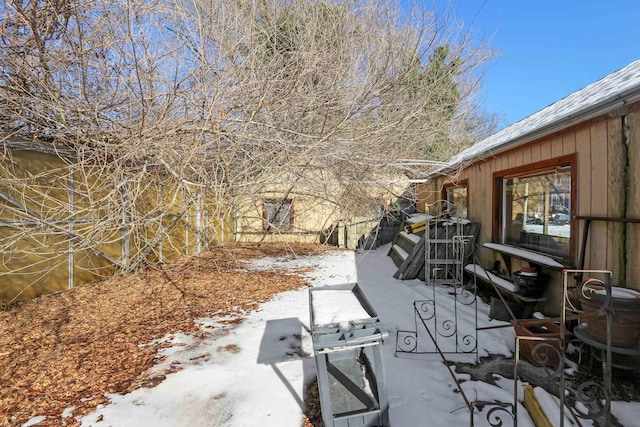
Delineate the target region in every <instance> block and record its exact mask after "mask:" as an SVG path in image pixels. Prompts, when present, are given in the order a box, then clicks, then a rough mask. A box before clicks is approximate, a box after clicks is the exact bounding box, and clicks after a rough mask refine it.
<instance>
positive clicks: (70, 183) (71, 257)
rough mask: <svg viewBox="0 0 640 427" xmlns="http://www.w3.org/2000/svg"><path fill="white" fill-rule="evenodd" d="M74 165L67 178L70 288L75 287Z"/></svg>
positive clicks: (68, 286)
mask: <svg viewBox="0 0 640 427" xmlns="http://www.w3.org/2000/svg"><path fill="white" fill-rule="evenodd" d="M73 186H74V184H73V166H69V177H68V178H67V194H68V197H67V199H68V200H67V212H68V214H69V218H68V220H67V221H68V224H69V237H68V240H69V242H68V244H69V260H68V264H67V268H68V270H69V273H68V284H67V288H68V289H72V288H73V266H74V265H75V254H74V252H73V239H72V238H71V236H73V231H74V230H73V225H74V224H73V221H74V217H73V212H74V208H73V203H74V195H73V189H74V188H73Z"/></svg>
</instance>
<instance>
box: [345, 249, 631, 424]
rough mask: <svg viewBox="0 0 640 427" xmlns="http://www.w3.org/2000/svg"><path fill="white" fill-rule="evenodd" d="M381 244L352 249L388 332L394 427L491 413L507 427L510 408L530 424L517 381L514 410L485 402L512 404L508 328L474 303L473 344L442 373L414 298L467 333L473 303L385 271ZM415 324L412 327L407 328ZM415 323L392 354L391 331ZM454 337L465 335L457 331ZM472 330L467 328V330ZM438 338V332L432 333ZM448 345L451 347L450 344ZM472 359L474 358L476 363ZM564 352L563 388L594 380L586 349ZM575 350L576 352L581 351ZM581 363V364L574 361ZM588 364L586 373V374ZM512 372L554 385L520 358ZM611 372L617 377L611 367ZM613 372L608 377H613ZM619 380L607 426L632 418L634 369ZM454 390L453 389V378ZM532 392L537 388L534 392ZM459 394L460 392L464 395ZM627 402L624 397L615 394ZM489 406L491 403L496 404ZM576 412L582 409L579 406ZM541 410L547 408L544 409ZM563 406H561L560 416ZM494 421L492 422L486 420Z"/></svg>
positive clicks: (483, 420) (390, 268)
mask: <svg viewBox="0 0 640 427" xmlns="http://www.w3.org/2000/svg"><path fill="white" fill-rule="evenodd" d="M387 252H388V245H386V246H383V247H381V248H379V249H377V250H374V251H365V252H361V253H358V254H356V265H357V271H358V284H359V286H360V287H361V289H362V291H363V292H364V293H365V295H366V296H367V298H368V300H369V301H370V302H371V304H372V305H373V307H374V309H375V310H376V311H377V314H378V317H379V319H380V320H381V321H382V324H383V327H384V328H386V329H387V331H388V332H389V342H387V343H386V344H385V345H384V360H385V371H386V375H387V387H388V390H387V394H388V396H389V406H390V409H389V415H390V424H391V425H396V426H404V425H417V424H416V422H417V421H418V420H430V421H433V422H435V420H437V425H469V424H471V425H492V424H490V423H491V422H495V420H496V418H493V419H491V420H490V419H489V417H490V416H493V417H499V419H500V420H501V421H502V422H503V423H504V425H513V419H512V418H511V413H512V412H515V413H517V418H518V424H517V425H519V426H528V425H535V424H534V422H533V420H532V419H531V417H530V416H529V415H528V412H527V410H526V409H525V407H524V406H522V399H523V396H522V394H521V393H522V390H523V387H522V383H520V382H519V383H518V386H517V389H518V393H519V399H518V400H519V403H518V406H517V408H516V410H515V411H507V410H502V409H500V410H498V411H494V412H491V407H486V404H487V402H494V403H495V402H500V403H504V404H507V405H508V404H510V403H512V402H513V394H514V383H513V380H512V378H513V372H514V359H513V353H514V350H515V332H514V329H513V327H511V325H510V324H509V323H507V322H502V321H498V320H489V310H490V307H489V305H488V304H486V303H485V302H483V301H481V300H480V299H478V301H477V329H478V332H477V348H476V349H475V350H474V351H472V352H470V353H469V354H454V353H455V352H450V353H449V354H447V355H446V359H447V361H449V362H451V364H452V365H453V368H452V369H453V372H454V375H455V380H454V377H453V376H452V375H451V374H450V373H449V372H448V371H447V367H446V365H445V364H444V363H443V360H442V358H441V357H440V355H439V354H438V353H437V352H430V351H429V350H428V348H427V347H428V343H429V341H430V338H429V335H428V333H427V331H426V330H425V329H423V330H420V328H421V325H419V324H418V322H417V321H416V314H415V311H414V301H425V300H427V301H428V300H431V299H434V298H435V299H436V302H435V307H436V310H437V311H438V314H439V315H441V316H443V318H444V317H447V314H452V313H451V311H452V310H457V311H458V313H457V314H456V319H457V322H456V328H457V331H473V329H475V328H476V325H475V324H474V322H475V313H474V312H473V310H474V309H475V306H474V305H471V306H469V308H467V309H465V308H464V305H456V306H454V305H451V304H450V302H451V300H453V299H455V297H456V295H454V292H452V290H451V288H447V287H436V288H435V289H434V288H433V287H432V286H428V285H425V283H424V282H422V281H419V280H405V281H401V280H396V279H393V278H392V277H391V276H392V275H393V272H394V271H395V269H396V266H395V265H394V264H393V261H392V260H391V258H389V257H387V256H385V254H386V253H387ZM415 325H417V326H415ZM408 328H409V329H416V331H417V333H418V335H419V337H420V338H419V339H420V340H422V343H425V345H426V346H427V347H424V348H423V349H422V350H424V351H420V352H418V353H419V354H413V355H412V354H405V353H400V354H398V353H397V345H398V343H396V342H395V341H396V337H397V336H398V335H397V333H398V331H403V330H406V329H408ZM462 335H465V336H466V335H469V334H467V333H466V332H462ZM471 335H472V334H471ZM440 339H441V340H442V338H440ZM439 343H440V347H441V348H442V349H444V351H445V352H446V350H447V349H446V346H447V345H450V344H447V343H446V340H445V341H439ZM454 346H455V345H454ZM476 352H477V358H478V359H479V360H480V363H475V362H476ZM568 354H569V356H568V357H567V368H568V369H567V370H566V371H565V372H566V374H567V376H566V385H567V388H569V387H574V384H578V385H579V384H581V383H583V382H584V381H587V380H588V381H596V382H597V381H598V380H601V378H602V377H601V373H600V372H601V371H600V369H599V368H598V365H597V364H594V363H593V361H592V360H591V359H590V354H588V352H586V351H583V352H582V353H580V352H579V346H578V345H577V343H576V345H574V343H572V344H570V345H569V349H568ZM581 356H582V357H581ZM579 359H580V360H581V361H582V364H581V365H578V364H577V363H575V362H574V360H575V361H578V360H579ZM589 369H591V372H589ZM518 375H519V377H520V378H521V379H522V380H523V381H526V382H528V383H530V384H532V385H533V386H540V388H541V389H547V390H549V391H553V390H554V389H556V390H557V382H556V380H555V379H554V378H553V377H551V376H549V372H548V370H545V368H537V367H535V366H533V365H532V364H530V363H529V362H527V361H525V360H520V361H519V367H518ZM614 375H618V373H617V372H615V371H614ZM614 378H615V377H614ZM617 378H618V380H616V382H619V379H622V378H624V379H625V380H626V384H625V385H624V386H622V385H621V386H620V387H618V388H617V390H616V388H614V390H613V400H612V402H611V413H612V415H613V418H612V420H611V424H610V425H621V426H627V425H629V426H630V425H634V424H633V422H635V421H634V419H633V416H632V415H630V414H632V413H634V411H635V412H636V413H637V411H638V410H640V403H638V391H637V385H638V384H640V381H638V376H637V373H635V374H634V373H629V372H624V371H623V376H618V377H617ZM456 381H457V382H458V383H459V386H460V387H461V388H462V390H463V393H460V392H459V391H458V390H457V388H458V384H456ZM539 392H541V391H540V390H539ZM465 396H467V397H465ZM541 396H542V398H541V400H542V401H543V406H544V401H545V400H547V401H548V402H547V403H551V406H553V402H552V400H553V399H552V398H551V397H550V394H547V395H545V393H544V392H542V394H541ZM625 398H626V399H628V400H632V402H624V401H623V399H625ZM467 399H468V400H469V401H470V403H471V404H472V406H474V405H473V402H474V401H480V402H482V403H481V404H478V405H477V406H476V410H475V412H476V413H475V416H474V418H473V421H470V414H469V410H468V409H467V406H468V402H466V400H467ZM499 406H500V405H497V406H496V407H499ZM582 409H583V410H584V407H582ZM547 410H549V408H547ZM555 410H556V411H555V413H552V415H550V417H551V418H553V417H554V416H557V417H559V415H560V412H559V407H558V406H557V405H556V407H555ZM567 415H568V411H566V412H565V416H567ZM596 418H597V419H599V421H598V420H595V421H592V420H588V419H581V420H580V422H581V424H577V422H575V421H574V420H572V419H569V418H567V420H566V421H565V424H564V425H604V424H602V423H603V422H604V421H603V420H604V418H603V417H602V415H600V416H596ZM552 423H553V425H560V424H559V418H558V419H556V420H555V421H553V420H552ZM494 425H495V424H494Z"/></svg>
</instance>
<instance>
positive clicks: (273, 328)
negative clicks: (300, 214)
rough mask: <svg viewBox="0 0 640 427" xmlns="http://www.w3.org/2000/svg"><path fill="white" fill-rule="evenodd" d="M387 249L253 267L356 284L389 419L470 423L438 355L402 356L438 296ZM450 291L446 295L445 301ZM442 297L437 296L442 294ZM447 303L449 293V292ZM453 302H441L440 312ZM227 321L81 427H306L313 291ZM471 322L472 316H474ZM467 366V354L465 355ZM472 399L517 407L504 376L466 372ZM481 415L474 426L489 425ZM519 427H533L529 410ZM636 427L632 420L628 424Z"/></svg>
mask: <svg viewBox="0 0 640 427" xmlns="http://www.w3.org/2000/svg"><path fill="white" fill-rule="evenodd" d="M387 251H388V246H384V247H382V248H380V249H377V250H375V251H370V252H366V253H354V252H351V251H335V252H329V253H326V254H323V255H319V256H314V257H309V258H298V259H296V258H266V259H259V260H256V261H254V262H253V263H252V264H251V265H252V268H255V269H264V268H271V267H272V266H273V265H276V266H277V267H278V268H293V267H303V266H314V267H315V269H314V270H313V271H311V272H309V273H306V276H307V277H308V279H309V281H310V282H311V283H312V284H313V286H323V285H334V284H342V283H353V282H357V283H358V284H359V286H360V287H361V289H362V290H363V292H364V293H365V295H366V297H367V298H368V300H369V301H370V302H371V304H372V305H373V307H374V309H375V310H376V312H377V314H378V316H379V318H380V320H381V321H382V324H383V327H384V328H385V329H386V330H387V331H388V332H389V338H388V340H387V342H385V344H384V346H383V355H384V362H385V370H386V377H387V393H388V395H389V416H390V422H391V425H392V426H394V427H407V426H418V425H433V426H445V425H449V426H464V425H469V413H468V411H467V410H466V408H465V404H464V401H463V400H462V398H461V396H460V393H459V392H456V391H455V388H456V387H455V382H454V381H453V379H452V378H451V376H450V374H449V372H448V370H447V369H446V367H445V365H444V364H443V363H442V361H441V359H440V358H439V356H435V355H427V356H420V357H406V356H398V357H396V356H395V354H394V353H395V348H396V342H395V340H396V331H397V330H398V329H400V330H406V329H412V328H415V326H414V316H413V311H412V303H413V301H415V300H421V299H425V298H431V297H432V296H433V294H432V293H431V290H430V288H428V287H427V286H425V284H424V283H423V282H420V281H417V280H416V281H400V280H396V279H393V273H394V272H395V266H394V265H393V262H392V261H391V259H390V258H388V257H387V256H386V254H387ZM447 296H448V293H447V292H445V293H444V294H443V296H442V298H447ZM439 297H440V296H439ZM449 297H450V296H449ZM444 306H446V304H444V305H443V307H444ZM488 311H489V307H488V306H487V305H485V304H482V303H481V302H480V303H479V304H478V326H487V325H497V324H499V322H497V321H491V322H490V321H489V320H488ZM222 320H223V319H219V318H218V319H201V324H202V328H203V330H205V331H210V332H209V333H207V334H206V337H205V338H201V337H200V338H196V337H193V336H187V335H184V334H175V335H172V336H168V337H166V338H165V339H166V340H167V341H168V342H170V343H172V344H174V345H172V346H171V347H169V348H167V349H165V350H164V351H163V355H165V356H167V357H166V359H165V360H164V361H163V362H162V365H161V366H158V367H157V368H158V369H161V368H165V367H166V366H171V365H172V364H174V365H175V364H176V362H179V366H180V367H181V368H182V369H181V370H179V371H178V372H175V373H173V374H169V375H167V378H166V380H165V381H163V382H162V383H160V384H159V385H158V386H156V387H153V388H145V389H140V390H136V391H134V392H132V393H129V394H126V395H119V394H115V395H109V398H110V399H111V404H109V405H106V406H104V407H100V408H98V409H97V410H96V411H95V412H94V413H92V414H90V415H88V416H86V417H84V418H83V419H82V420H81V422H82V425H83V426H101V425H102V426H113V427H120V426H122V427H127V426H131V427H134V426H135V427H140V426H154V427H164V426H166V427H176V426H185V427H186V426H189V427H199V426H209V427H211V426H213V427H243V426H246V427H255V426H262V427H287V426H291V427H300V426H301V424H302V416H303V415H302V414H303V409H304V404H303V393H304V388H305V385H306V384H308V383H309V382H311V381H312V380H313V378H314V377H315V375H316V372H315V363H314V359H313V357H312V353H313V348H312V343H311V337H310V334H309V291H308V290H307V289H301V290H298V291H292V292H285V293H282V294H279V295H278V296H277V297H276V298H274V299H273V300H272V301H270V302H268V303H265V304H262V305H261V306H260V309H259V310H257V311H254V312H250V313H247V317H246V319H245V320H244V321H243V322H242V323H241V324H239V325H236V326H234V327H229V326H225V325H224V324H223V323H221V321H222ZM467 320H468V321H473V316H471V317H470V318H468V319H467ZM513 347H514V332H513V329H512V328H503V329H489V330H484V331H480V332H479V333H478V348H479V355H480V356H481V357H484V356H487V355H489V354H502V355H506V356H510V355H511V354H512V351H513ZM464 357H466V358H467V360H469V356H468V355H467V356H464ZM459 375H460V378H464V379H467V380H468V381H465V382H464V383H463V387H464V390H465V394H466V395H467V396H469V398H470V399H471V400H475V399H479V400H485V401H492V400H500V401H504V402H511V401H512V393H513V382H512V381H511V380H508V379H504V378H498V379H497V381H496V384H497V385H491V384H488V383H485V382H481V381H474V380H471V379H470V378H469V376H468V375H466V374H459ZM613 409H614V414H615V415H616V416H618V417H619V418H620V419H621V420H629V422H634V421H637V416H634V415H633V414H634V413H635V414H638V413H640V404H638V403H620V404H618V403H615V402H614V406H613ZM485 415H486V414H484V413H483V414H481V415H480V416H479V418H478V420H479V421H482V422H478V423H477V424H476V425H485V424H486V419H485ZM518 415H519V423H518V425H519V426H525V427H527V426H533V422H532V421H531V419H530V418H529V416H528V415H527V412H526V410H525V409H524V407H523V406H521V405H520V406H519V408H518ZM628 425H630V426H631V425H634V424H628Z"/></svg>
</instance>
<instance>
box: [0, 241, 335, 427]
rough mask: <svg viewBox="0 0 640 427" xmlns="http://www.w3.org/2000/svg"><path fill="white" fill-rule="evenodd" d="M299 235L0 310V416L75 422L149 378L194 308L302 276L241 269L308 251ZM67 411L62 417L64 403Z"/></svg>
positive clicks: (4, 422) (227, 307)
mask: <svg viewBox="0 0 640 427" xmlns="http://www.w3.org/2000/svg"><path fill="white" fill-rule="evenodd" d="M323 250H325V249H324V248H323V247H320V246H316V245H303V244H287V245H282V244H261V245H255V244H254V245H249V244H244V245H243V244H234V245H231V246H221V247H218V248H216V249H215V250H213V251H212V252H209V253H207V254H204V255H200V256H193V257H188V258H184V259H181V260H179V261H178V262H175V263H173V264H171V265H161V266H155V267H149V268H147V269H145V270H141V271H139V272H137V273H134V274H131V275H127V276H120V277H115V278H112V279H109V280H106V281H103V282H99V283H94V284H89V285H85V286H81V287H78V288H76V289H74V290H72V291H70V292H65V293H61V294H58V295H54V296H48V297H43V298H38V299H36V300H32V301H29V302H27V303H24V304H21V305H18V306H16V307H13V308H11V309H9V310H7V311H3V312H0V384H2V387H0V426H19V425H21V424H22V423H24V422H25V421H27V420H28V419H30V418H32V417H34V416H38V415H46V416H47V419H46V420H45V421H44V422H42V423H40V424H38V425H39V426H58V425H67V426H74V425H78V422H77V421H76V420H75V418H73V417H75V416H79V415H83V414H87V413H89V412H92V411H93V410H94V409H95V407H96V406H97V405H98V404H101V403H106V402H107V399H106V398H105V397H104V393H115V392H127V391H131V390H134V389H136V388H138V387H141V386H152V385H154V384H157V382H159V381H161V380H162V378H150V377H149V374H148V369H149V368H150V367H151V366H152V365H153V364H154V361H155V357H156V352H157V350H158V348H159V347H160V346H161V345H162V344H154V343H153V341H154V340H156V339H158V338H160V337H162V336H164V335H166V334H168V333H175V332H178V331H184V332H189V333H193V334H198V333H202V332H201V331H200V330H199V328H198V326H197V325H196V324H195V323H194V319H195V318H199V317H205V316H211V315H213V314H216V315H234V314H235V315H238V316H239V315H240V314H241V313H242V312H243V311H244V310H249V309H253V308H255V307H256V306H257V304H259V303H261V302H264V301H267V300H269V299H270V298H271V296H272V295H273V294H275V293H279V292H283V291H287V290H291V289H298V288H300V287H302V286H305V282H304V280H303V279H302V278H301V277H300V276H299V275H296V274H290V273H291V272H288V273H287V272H283V271H260V272H255V271H247V270H242V261H243V260H246V259H249V258H256V257H262V256H277V255H285V254H291V253H292V251H294V252H295V254H297V255H308V254H311V253H315V252H319V251H323ZM69 407H74V410H73V414H72V415H70V416H69V417H66V418H62V413H63V411H64V410H65V408H69Z"/></svg>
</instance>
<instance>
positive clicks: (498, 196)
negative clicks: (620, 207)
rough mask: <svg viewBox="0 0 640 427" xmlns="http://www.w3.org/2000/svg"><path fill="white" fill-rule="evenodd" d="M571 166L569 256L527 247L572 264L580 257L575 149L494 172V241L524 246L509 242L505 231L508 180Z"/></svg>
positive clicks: (492, 235)
mask: <svg viewBox="0 0 640 427" xmlns="http://www.w3.org/2000/svg"><path fill="white" fill-rule="evenodd" d="M559 167H561V168H567V167H568V168H569V170H570V173H571V186H570V190H571V195H570V199H569V200H570V204H571V209H570V213H569V226H570V235H569V254H568V258H565V257H560V256H558V255H554V254H550V253H548V252H544V251H541V250H536V249H532V248H530V247H527V248H523V249H527V250H530V251H532V252H536V253H540V254H544V255H546V256H550V257H552V258H556V259H561V260H563V261H565V263H569V264H572V263H573V262H574V261H575V258H576V242H577V233H578V228H577V222H576V220H575V216H576V209H577V207H578V205H577V181H578V174H577V155H576V154H575V153H573V154H569V155H565V156H560V157H554V158H551V159H547V160H542V161H539V162H535V163H530V164H527V165H522V166H517V167H514V168H509V169H504V170H501V171H496V172H494V173H493V201H492V206H493V221H492V222H493V223H492V230H491V240H492V242H494V243H498V244H506V245H510V246H514V247H520V246H518V245H513V244H509V243H505V240H506V236H505V235H504V228H503V225H504V224H503V214H504V206H503V204H504V202H505V194H504V190H505V189H504V181H505V180H506V179H510V178H517V177H526V176H530V175H535V174H542V173H545V172H550V171H553V170H555V169H557V168H559Z"/></svg>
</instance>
